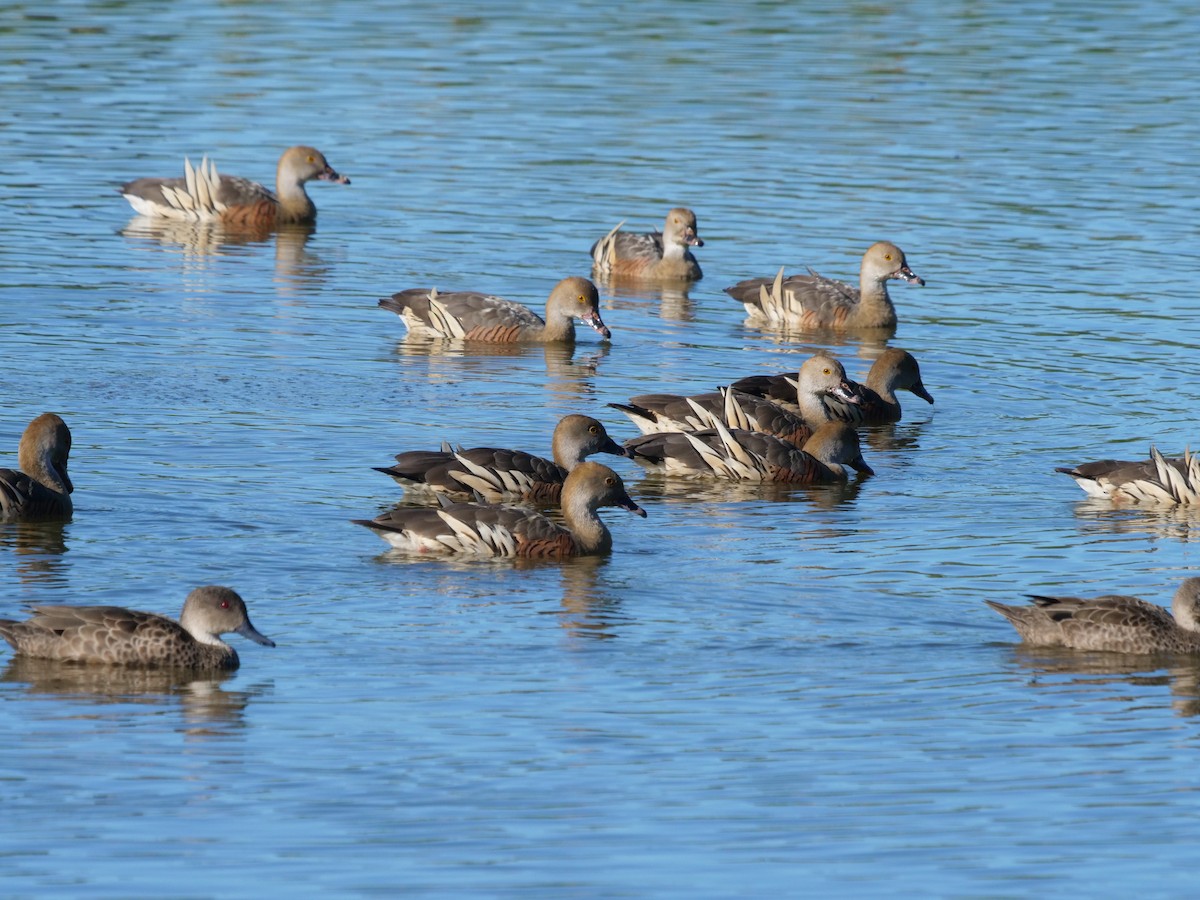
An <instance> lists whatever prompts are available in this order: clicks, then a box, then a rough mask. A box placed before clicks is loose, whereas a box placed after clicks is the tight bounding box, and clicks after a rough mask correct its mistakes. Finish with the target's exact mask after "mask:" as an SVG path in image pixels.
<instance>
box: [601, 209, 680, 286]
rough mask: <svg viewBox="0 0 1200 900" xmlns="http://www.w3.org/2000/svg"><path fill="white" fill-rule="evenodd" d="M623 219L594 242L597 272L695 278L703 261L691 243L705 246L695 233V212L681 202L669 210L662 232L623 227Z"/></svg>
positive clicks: (651, 277) (651, 278)
mask: <svg viewBox="0 0 1200 900" xmlns="http://www.w3.org/2000/svg"><path fill="white" fill-rule="evenodd" d="M624 224H625V223H624V222H622V223H621V224H620V225H618V226H617V227H616V228H614V229H613V230H612V231H610V232H609V233H608V234H606V235H605V236H604V237H602V238H601V239H600V240H598V241H596V243H594V244H592V251H591V252H592V266H593V270H594V271H595V273H596V275H598V276H604V275H614V276H617V277H618V278H619V277H622V276H627V277H631V278H636V279H639V280H645V281H696V280H697V279H699V278H700V277H701V276H702V274H703V273H702V272H701V271H700V264H699V263H698V262H696V257H695V256H693V255H692V251H691V250H689V249H688V248H689V247H703V246H704V241H702V240H700V236H699V235H698V234H697V233H696V214H695V213H694V212H692V211H691V210H690V209H685V208H684V207H682V206H678V207H676V208H675V209H673V210H671V211H670V212H669V213H667V221H666V223H665V225H664V227H663V231H662V233H661V234H659V233H658V232H654V233H651V234H636V233H634V232H630V231H622V230H621V225H624Z"/></svg>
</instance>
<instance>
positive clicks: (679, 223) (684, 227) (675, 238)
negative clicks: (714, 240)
mask: <svg viewBox="0 0 1200 900" xmlns="http://www.w3.org/2000/svg"><path fill="white" fill-rule="evenodd" d="M663 243H666V244H681V245H683V246H685V247H703V246H704V241H702V240H700V234H699V231H698V229H697V227H696V214H695V213H694V212H692V211H691V210H690V209H687V208H686V207H683V206H677V207H675V208H674V209H673V210H671V211H670V212H669V213H667V221H666V223H665V224H664V226H663Z"/></svg>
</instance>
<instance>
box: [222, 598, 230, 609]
mask: <svg viewBox="0 0 1200 900" xmlns="http://www.w3.org/2000/svg"><path fill="white" fill-rule="evenodd" d="M221 609H229V601H228V600H222V601H221Z"/></svg>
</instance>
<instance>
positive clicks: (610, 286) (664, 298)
mask: <svg viewBox="0 0 1200 900" xmlns="http://www.w3.org/2000/svg"><path fill="white" fill-rule="evenodd" d="M596 286H597V287H598V288H601V289H602V291H601V295H600V296H601V299H602V300H603V301H604V308H605V309H606V310H609V309H621V310H626V309H632V310H636V311H637V312H638V313H639V314H647V313H657V315H658V316H659V318H662V319H666V320H667V321H670V322H681V323H688V322H694V321H695V319H696V311H695V309H694V308H693V306H692V300H691V298H690V297H689V296H688V288H687V285H686V283H681V284H647V283H646V282H644V281H642V280H640V279H637V278H628V277H624V276H621V275H608V276H604V277H603V278H600V277H598V278H597V279H596Z"/></svg>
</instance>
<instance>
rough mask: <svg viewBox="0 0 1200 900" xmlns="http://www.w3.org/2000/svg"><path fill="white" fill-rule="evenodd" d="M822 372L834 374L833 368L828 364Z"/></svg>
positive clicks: (823, 373)
mask: <svg viewBox="0 0 1200 900" xmlns="http://www.w3.org/2000/svg"><path fill="white" fill-rule="evenodd" d="M821 374H822V375H832V374H833V369H831V368H829V366H826V367H825V368H823V369H822V370H821Z"/></svg>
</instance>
